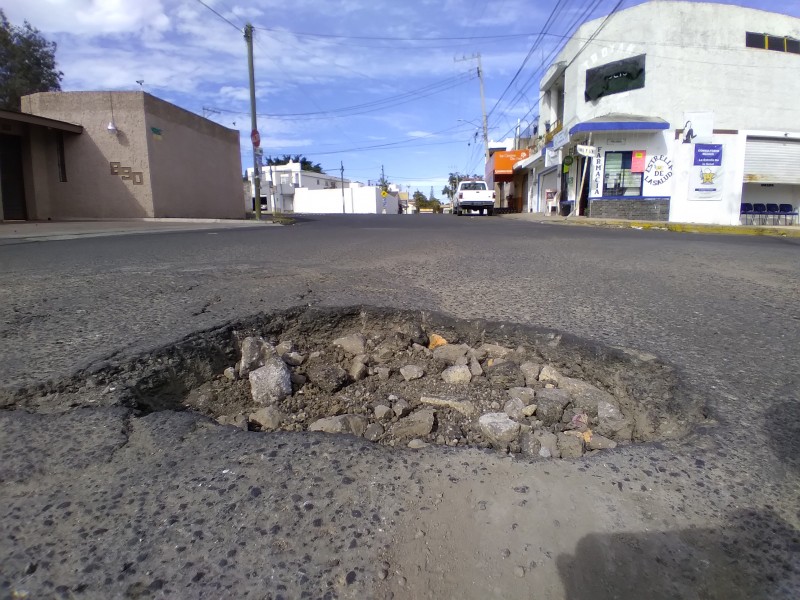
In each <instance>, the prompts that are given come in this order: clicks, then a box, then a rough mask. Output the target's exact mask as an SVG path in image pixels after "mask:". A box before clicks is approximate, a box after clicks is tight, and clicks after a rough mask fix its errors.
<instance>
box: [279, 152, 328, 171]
mask: <svg viewBox="0 0 800 600" xmlns="http://www.w3.org/2000/svg"><path fill="white" fill-rule="evenodd" d="M289 161H291V162H295V163H300V170H301V171H311V172H312V173H324V171H323V170H322V165H321V164H319V163H313V162H311V161H310V160H309V159H308V158H306V157H305V156H303V155H302V154H284V155H283V156H280V157H278V156H268V157H266V158H265V159H264V164H266V165H267V166H273V167H276V166H278V165H285V164H288V163H289Z"/></svg>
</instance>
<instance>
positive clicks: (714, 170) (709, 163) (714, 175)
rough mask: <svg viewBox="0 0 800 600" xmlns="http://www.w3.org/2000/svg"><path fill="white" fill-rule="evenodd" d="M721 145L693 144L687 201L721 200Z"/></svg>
mask: <svg viewBox="0 0 800 600" xmlns="http://www.w3.org/2000/svg"><path fill="white" fill-rule="evenodd" d="M722 167H723V164H722V144H695V147H694V161H693V164H692V169H691V171H690V172H689V200H722V188H723V185H722V184H723V174H724V173H723V168H722Z"/></svg>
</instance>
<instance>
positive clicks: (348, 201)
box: [294, 183, 400, 215]
mask: <svg viewBox="0 0 800 600" xmlns="http://www.w3.org/2000/svg"><path fill="white" fill-rule="evenodd" d="M294 212H295V213H300V214H318V215H319V214H334V215H336V214H339V215H341V214H348V215H351V214H355V215H376V214H377V215H380V214H385V215H396V214H398V213H399V212H400V211H399V194H398V193H397V192H387V193H385V194H384V193H383V190H382V189H381V188H380V187H379V186H376V185H361V184H360V183H353V184H351V185H349V186H348V187H345V188H344V189H341V188H339V189H317V190H312V189H308V188H305V187H300V188H297V189H296V190H295V199H294Z"/></svg>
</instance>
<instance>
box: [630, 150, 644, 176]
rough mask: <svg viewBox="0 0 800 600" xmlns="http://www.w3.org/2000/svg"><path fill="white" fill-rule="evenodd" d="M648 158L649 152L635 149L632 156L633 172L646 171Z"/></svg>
mask: <svg viewBox="0 0 800 600" xmlns="http://www.w3.org/2000/svg"><path fill="white" fill-rule="evenodd" d="M646 158H647V152H645V151H644V150H634V151H633V153H632V156H631V173H644V168H645V164H644V163H645V159H646Z"/></svg>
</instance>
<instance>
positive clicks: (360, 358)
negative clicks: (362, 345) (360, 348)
mask: <svg viewBox="0 0 800 600" xmlns="http://www.w3.org/2000/svg"><path fill="white" fill-rule="evenodd" d="M357 362H358V363H361V364H362V365H369V354H356V355H355V356H354V357H353V363H352V364H356V363H357Z"/></svg>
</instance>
